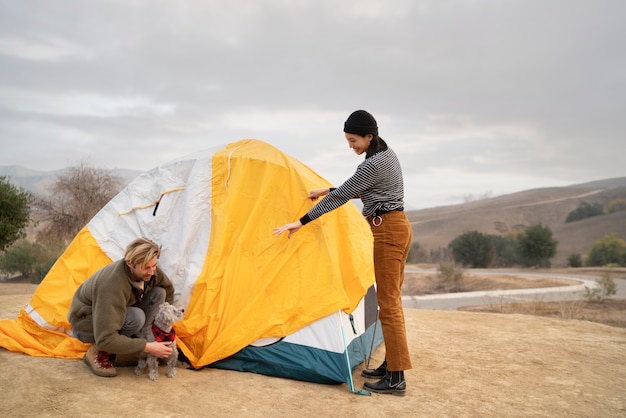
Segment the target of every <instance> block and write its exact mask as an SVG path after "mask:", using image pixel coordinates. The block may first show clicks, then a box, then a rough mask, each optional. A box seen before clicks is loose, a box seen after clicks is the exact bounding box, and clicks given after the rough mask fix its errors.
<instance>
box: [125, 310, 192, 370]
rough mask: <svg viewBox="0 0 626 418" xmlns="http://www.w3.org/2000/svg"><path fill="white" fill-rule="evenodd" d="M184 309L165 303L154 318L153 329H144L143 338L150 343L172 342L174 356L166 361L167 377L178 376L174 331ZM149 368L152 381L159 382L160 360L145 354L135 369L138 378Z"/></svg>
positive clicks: (171, 355)
mask: <svg viewBox="0 0 626 418" xmlns="http://www.w3.org/2000/svg"><path fill="white" fill-rule="evenodd" d="M183 315H184V311H183V309H177V308H176V307H175V306H174V305H170V304H169V303H167V302H165V303H162V304H161V305H160V306H159V311H158V312H157V314H156V317H155V318H154V322H153V324H152V327H150V328H148V327H146V328H144V331H143V334H144V335H141V337H143V338H145V339H146V340H147V341H148V342H154V341H159V342H161V341H171V342H172V344H171V345H170V347H172V354H170V356H169V357H168V358H167V359H164V360H165V362H166V363H167V377H174V376H176V362H177V360H178V349H177V348H176V334H175V332H174V330H173V329H172V327H173V325H174V323H176V322H177V321H179V320H181V319H182V318H183ZM146 365H147V366H148V370H149V374H148V377H149V378H150V380H157V379H158V378H159V359H157V358H156V357H155V356H153V355H151V354H147V353H143V354H142V355H141V356H140V357H139V363H138V364H137V367H135V374H136V375H137V376H139V375H141V374H142V373H143V369H145V368H146Z"/></svg>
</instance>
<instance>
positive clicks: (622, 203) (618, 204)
mask: <svg viewBox="0 0 626 418" xmlns="http://www.w3.org/2000/svg"><path fill="white" fill-rule="evenodd" d="M624 211H626V199H615V200H611V201H610V202H609V204H608V205H606V212H607V213H615V212H624Z"/></svg>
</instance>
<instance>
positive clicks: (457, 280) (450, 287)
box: [437, 261, 463, 293]
mask: <svg viewBox="0 0 626 418" xmlns="http://www.w3.org/2000/svg"><path fill="white" fill-rule="evenodd" d="M437 278H438V281H439V283H438V284H439V286H438V289H439V290H441V291H442V292H444V293H445V292H448V293H450V292H460V291H462V290H463V268H461V267H460V266H458V265H457V264H455V263H452V262H449V261H442V262H440V263H439V265H438V266H437Z"/></svg>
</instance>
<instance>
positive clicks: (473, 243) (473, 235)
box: [450, 231, 495, 268]
mask: <svg viewBox="0 0 626 418" xmlns="http://www.w3.org/2000/svg"><path fill="white" fill-rule="evenodd" d="M450 248H451V249H452V256H453V257H454V261H456V262H457V263H459V264H462V265H463V266H470V267H473V268H481V267H482V268H486V267H489V265H490V264H491V263H492V262H493V259H494V257H495V248H494V246H493V242H492V241H491V238H490V237H489V236H488V235H486V234H482V233H480V232H478V231H471V232H466V233H464V234H461V235H459V236H458V237H456V238H455V239H454V240H452V242H450Z"/></svg>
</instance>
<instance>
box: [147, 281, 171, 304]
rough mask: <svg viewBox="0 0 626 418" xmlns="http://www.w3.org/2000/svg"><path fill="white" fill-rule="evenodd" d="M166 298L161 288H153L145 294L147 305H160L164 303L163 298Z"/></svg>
mask: <svg viewBox="0 0 626 418" xmlns="http://www.w3.org/2000/svg"><path fill="white" fill-rule="evenodd" d="M166 296H167V293H166V292H165V289H164V288H162V287H159V286H157V287H153V288H152V289H151V290H150V291H149V292H148V293H147V294H146V299H148V300H149V303H150V304H151V305H160V304H162V303H163V302H165V297H166Z"/></svg>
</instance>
